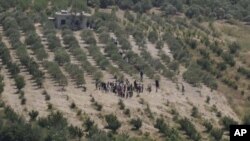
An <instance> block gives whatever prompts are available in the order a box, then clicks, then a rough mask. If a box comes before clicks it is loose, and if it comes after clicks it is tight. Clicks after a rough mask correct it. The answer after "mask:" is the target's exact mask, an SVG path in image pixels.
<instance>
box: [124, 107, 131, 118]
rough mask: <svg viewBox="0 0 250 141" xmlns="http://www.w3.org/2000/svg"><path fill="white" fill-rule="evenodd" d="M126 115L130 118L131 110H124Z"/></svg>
mask: <svg viewBox="0 0 250 141" xmlns="http://www.w3.org/2000/svg"><path fill="white" fill-rule="evenodd" d="M124 114H125V115H127V116H128V117H130V110H129V109H125V110H124Z"/></svg>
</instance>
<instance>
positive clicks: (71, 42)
mask: <svg viewBox="0 0 250 141" xmlns="http://www.w3.org/2000/svg"><path fill="white" fill-rule="evenodd" d="M62 37H63V42H64V44H65V45H66V48H67V49H68V50H69V52H70V53H71V54H72V55H73V56H74V57H75V58H76V60H77V61H78V62H80V63H81V64H82V69H83V70H84V71H86V72H87V73H88V74H90V75H92V76H93V78H94V79H95V80H101V79H102V77H103V74H102V72H101V71H99V70H98V68H97V67H95V66H93V65H91V63H90V62H89V61H88V59H87V55H86V53H85V52H84V51H83V49H82V48H81V47H80V45H79V42H78V41H77V39H76V37H75V36H74V35H73V32H72V31H71V30H69V29H67V28H65V29H63V31H62Z"/></svg>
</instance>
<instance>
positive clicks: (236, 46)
mask: <svg viewBox="0 0 250 141" xmlns="http://www.w3.org/2000/svg"><path fill="white" fill-rule="evenodd" d="M228 47H229V52H230V53H231V54H235V53H237V52H238V51H239V50H240V45H239V43H236V42H233V43H231V44H230V45H229V46H228Z"/></svg>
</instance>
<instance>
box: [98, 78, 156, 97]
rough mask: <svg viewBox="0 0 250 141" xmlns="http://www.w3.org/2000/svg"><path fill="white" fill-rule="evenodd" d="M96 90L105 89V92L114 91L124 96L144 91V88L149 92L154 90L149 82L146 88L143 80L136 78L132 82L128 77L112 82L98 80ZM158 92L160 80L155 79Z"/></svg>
mask: <svg viewBox="0 0 250 141" xmlns="http://www.w3.org/2000/svg"><path fill="white" fill-rule="evenodd" d="M95 86H96V90H100V91H103V92H104V93H109V92H112V93H114V94H116V95H118V96H119V97H122V98H130V97H133V94H134V93H138V94H139V93H143V91H144V89H146V90H147V91H148V92H149V93H151V91H152V86H151V84H149V85H148V86H147V88H144V84H143V83H142V82H138V81H136V80H134V82H130V81H129V80H128V79H126V80H125V81H123V80H117V79H116V80H114V81H112V82H102V81H98V80H96V82H95ZM155 87H156V92H157V90H158V89H159V81H158V80H156V81H155Z"/></svg>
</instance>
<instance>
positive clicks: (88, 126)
mask: <svg viewBox="0 0 250 141" xmlns="http://www.w3.org/2000/svg"><path fill="white" fill-rule="evenodd" d="M94 124H95V123H94V121H92V120H91V119H90V118H87V119H86V120H85V121H84V123H83V126H84V127H85V131H87V132H88V131H89V130H90V129H91V128H92V127H93V126H94Z"/></svg>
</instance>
